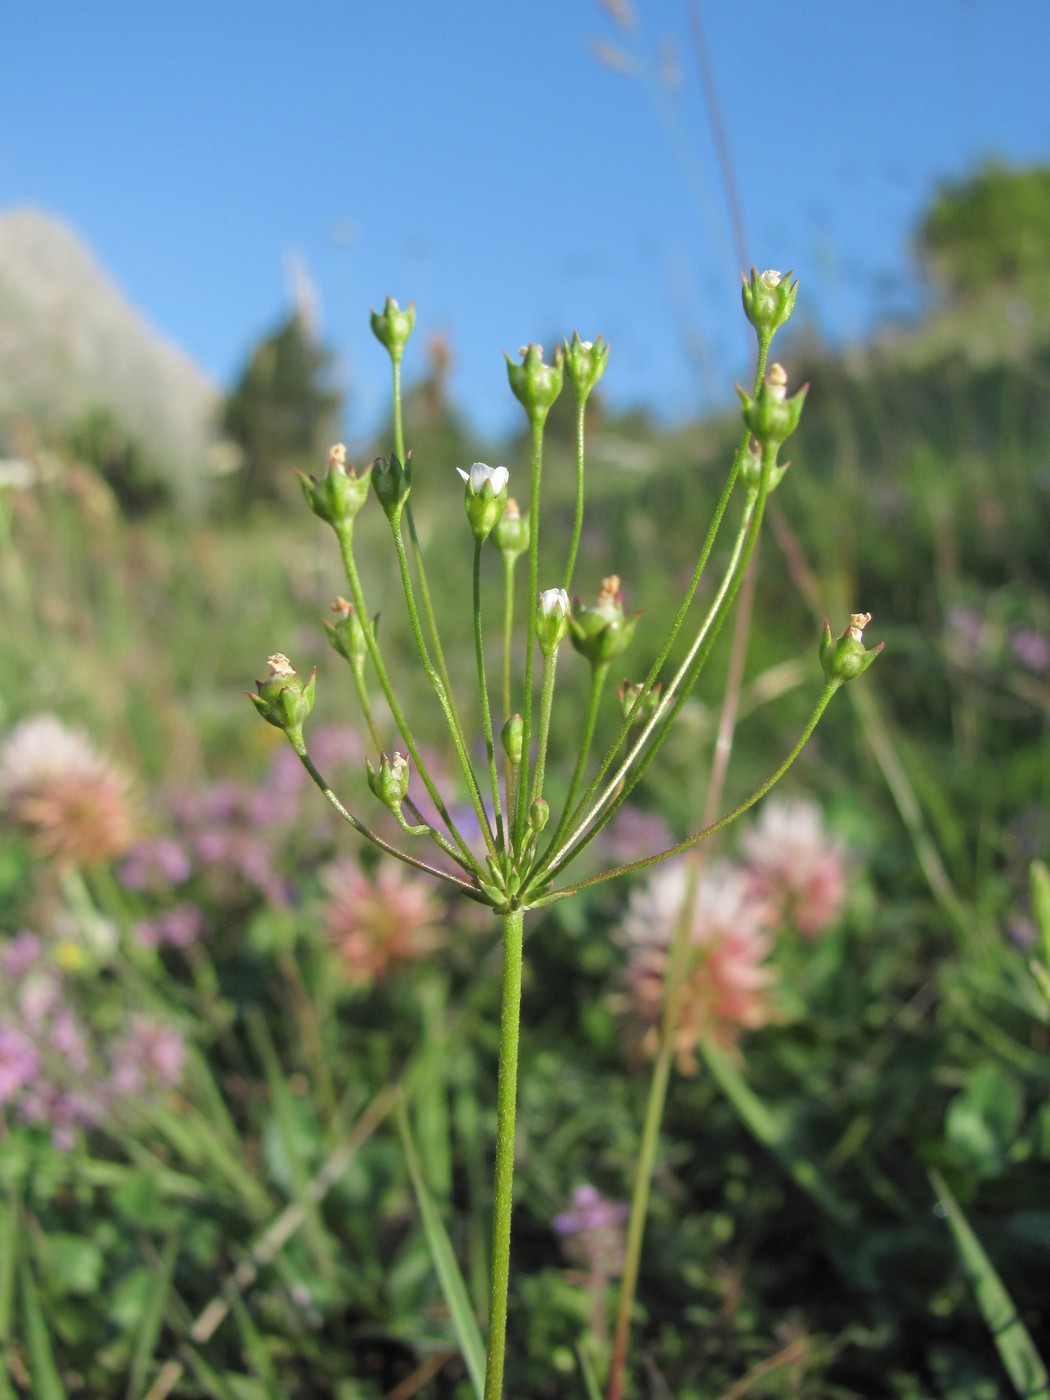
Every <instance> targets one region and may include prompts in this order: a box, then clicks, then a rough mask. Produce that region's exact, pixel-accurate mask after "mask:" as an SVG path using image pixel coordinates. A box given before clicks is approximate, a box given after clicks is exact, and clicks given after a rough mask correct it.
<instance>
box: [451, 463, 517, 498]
mask: <svg viewBox="0 0 1050 1400" xmlns="http://www.w3.org/2000/svg"><path fill="white" fill-rule="evenodd" d="M456 471H458V472H459V474H460V476H461V477H462V478H463V480H464V481H465V482H466V483H467V484H468V486H469V487H470V489H471V492H472V493H473V494H474V495H475V496H479V495H480V494H481V488H482V487H483V486H484V485H485V482H486V481H489V482H491V483H492V494H493V495H494V496H498V495H499V494H500V492H501V491H502V490H503V488H504V487H505V486H506V484H507V482H508V481H509V480H510V472H508V471H507V468H506V467H489V466H486V464H485V463H484V462H475V463H474V465H473V466H472V467H471V469H470V471H469V472H465V471H464V470H463V468H462V467H457V468H456Z"/></svg>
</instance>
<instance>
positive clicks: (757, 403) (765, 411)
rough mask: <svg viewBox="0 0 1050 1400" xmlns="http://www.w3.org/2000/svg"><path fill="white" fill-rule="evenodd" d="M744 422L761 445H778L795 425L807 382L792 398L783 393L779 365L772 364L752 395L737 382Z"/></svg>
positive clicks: (784, 378)
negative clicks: (756, 391) (754, 394)
mask: <svg viewBox="0 0 1050 1400" xmlns="http://www.w3.org/2000/svg"><path fill="white" fill-rule="evenodd" d="M736 391H737V393H738V394H739V395H740V403H741V412H742V413H743V417H744V423H745V424H746V425H747V428H748V430H749V431H750V432H752V433H753V434H754V435H755V437H756V438H758V440H759V442H760V443H761V444H762V445H763V447H779V446H780V444H781V443H782V442H784V441H786V439H787V438H789V437H790V436H791V434H792V433H793V432H794V431H795V429H796V428H797V427H798V423H799V419H800V418H801V417H802V408H803V405H804V404H805V402H806V394H807V393H808V392H809V385H808V384H804V385H803V386H802V388H801V389H800V390H799V391H798V393H797V394H795V396H794V397H793V398H790V399H789V398H788V397H787V374H786V373H785V372H784V367H783V365H773V366H772V367H771V368H770V371H769V373H768V374H767V375H766V377H765V378H764V379H763V380H762V383H761V384H760V385H759V389H758V393H757V394H756V396H755V397H754V398H752V397H751V395H750V394H749V393H748V392H747V390H746V389H742V388H741V387H740V385H739V384H738V385H737V386H736Z"/></svg>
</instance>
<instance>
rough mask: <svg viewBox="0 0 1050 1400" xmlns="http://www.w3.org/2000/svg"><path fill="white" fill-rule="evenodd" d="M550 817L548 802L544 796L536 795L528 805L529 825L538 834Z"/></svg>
mask: <svg viewBox="0 0 1050 1400" xmlns="http://www.w3.org/2000/svg"><path fill="white" fill-rule="evenodd" d="M550 819H551V809H550V803H549V802H548V801H547V800H546V798H543V797H537V798H536V800H535V802H533V803H531V804H530V806H529V826H530V827H531V828H532V830H533V831H535V832H536V834H537V835H539V833H540V832H541V831H542V830H543V828H544V827H545V826H546V825H547V823H548V822H549V821H550Z"/></svg>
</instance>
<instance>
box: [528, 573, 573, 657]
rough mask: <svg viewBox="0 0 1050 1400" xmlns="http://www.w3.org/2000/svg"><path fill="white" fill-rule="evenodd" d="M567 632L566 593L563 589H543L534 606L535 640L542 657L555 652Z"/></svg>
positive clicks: (567, 597) (567, 607)
mask: <svg viewBox="0 0 1050 1400" xmlns="http://www.w3.org/2000/svg"><path fill="white" fill-rule="evenodd" d="M568 630H569V595H568V593H566V591H565V589H564V588H545V589H544V590H543V592H542V593H541V594H540V600H539V602H538V603H537V604H536V640H537V641H538V642H539V644H540V651H542V652H543V654H544V656H550V654H551V653H552V652H554V651H557V649H558V647H559V645H560V644H561V642H562V641H563V639H564V637H565V633H566V632H567V631H568Z"/></svg>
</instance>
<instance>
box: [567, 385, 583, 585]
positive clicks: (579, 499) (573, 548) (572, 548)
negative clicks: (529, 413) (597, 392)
mask: <svg viewBox="0 0 1050 1400" xmlns="http://www.w3.org/2000/svg"><path fill="white" fill-rule="evenodd" d="M586 406H587V398H586V395H580V394H577V396H576V511H575V514H574V515H573V519H572V543H571V544H570V545H569V559H568V563H567V564H566V565H565V580H564V582H563V583H562V587H563V588H564V589H565V591H566V593H568V591H569V589H570V588H571V587H572V575H573V570H574V569H575V568H576V555H577V553H578V551H579V548H580V534H581V532H582V530H583V422H584V415H585V411H586Z"/></svg>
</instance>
